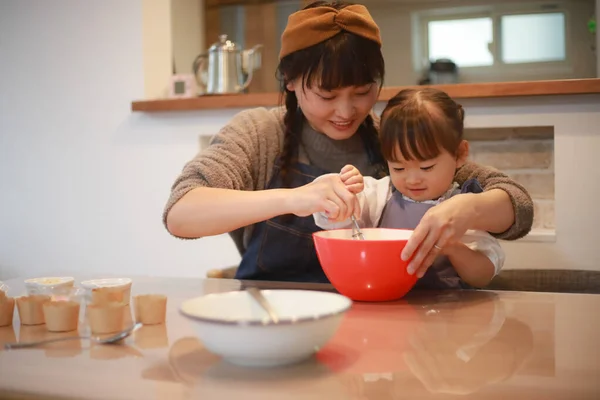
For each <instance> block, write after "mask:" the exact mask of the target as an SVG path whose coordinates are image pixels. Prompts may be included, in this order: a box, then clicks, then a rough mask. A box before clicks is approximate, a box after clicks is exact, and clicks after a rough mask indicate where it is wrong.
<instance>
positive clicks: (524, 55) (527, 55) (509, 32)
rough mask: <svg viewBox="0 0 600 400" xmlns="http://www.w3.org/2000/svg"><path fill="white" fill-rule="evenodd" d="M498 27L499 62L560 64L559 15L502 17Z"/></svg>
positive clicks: (562, 37)
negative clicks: (499, 34) (500, 56)
mask: <svg viewBox="0 0 600 400" xmlns="http://www.w3.org/2000/svg"><path fill="white" fill-rule="evenodd" d="M500 24H501V29H502V34H501V43H502V61H503V62H505V63H511V64H514V63H525V62H544V61H562V60H564V59H565V58H566V43H565V15H564V14H563V13H547V14H522V15H504V16H502V17H501V19H500Z"/></svg>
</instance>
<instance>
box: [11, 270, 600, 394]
mask: <svg viewBox="0 0 600 400" xmlns="http://www.w3.org/2000/svg"><path fill="white" fill-rule="evenodd" d="M85 278H89V277H77V282H79V281H81V280H82V279H85ZM21 281H22V280H12V281H7V282H6V283H7V284H8V285H10V287H11V291H10V292H9V295H12V296H15V295H21V294H22V293H23V292H24V286H23V285H22V283H21ZM244 284H245V283H244V282H239V281H234V280H203V279H159V278H141V277H137V278H135V277H134V284H133V290H132V291H133V293H134V294H136V293H163V294H166V295H168V310H167V322H166V324H165V325H159V326H146V327H143V328H142V329H141V330H140V331H138V332H136V334H135V336H133V337H131V338H129V339H128V340H127V341H126V342H125V343H124V344H122V345H113V346H106V345H104V346H100V345H92V346H90V344H89V342H87V341H75V342H63V343H56V344H53V345H47V346H46V347H43V348H35V349H20V350H12V351H1V352H0V398H7V397H9V396H18V398H28V397H30V398H78V399H186V398H202V399H236V398H239V399H261V400H266V399H313V398H318V399H428V398H456V395H460V397H461V398H463V399H511V400H514V399H528V400H533V399H578V400H581V399H599V398H600V379H599V378H600V351H599V348H600V347H599V340H600V335H599V332H600V296H598V295H590V294H582V295H579V294H552V293H527V292H485V291H480V292H430V293H413V294H411V295H410V296H408V297H407V298H406V299H404V300H402V301H398V302H394V303H377V304H368V303H355V304H354V305H353V308H352V309H351V310H350V311H349V312H348V314H346V316H345V318H344V321H343V324H342V326H341V328H340V330H339V331H338V333H337V335H336V336H335V337H334V339H333V340H332V341H331V342H330V343H329V344H328V345H327V346H326V347H325V348H323V349H322V350H321V351H320V352H319V353H318V354H317V355H316V356H315V357H314V358H312V359H310V360H309V361H307V362H304V363H302V364H298V365H295V366H291V367H287V368H279V369H248V368H241V367H235V366H232V365H229V364H227V363H225V362H223V361H221V360H220V359H219V357H217V356H214V355H212V354H210V353H208V352H207V351H206V350H205V349H204V348H203V347H202V344H201V343H200V342H199V341H198V340H197V339H196V338H195V337H194V333H193V329H192V325H191V322H190V321H189V320H187V319H186V318H184V317H183V316H181V315H180V314H179V313H178V307H179V304H180V303H181V301H182V300H184V299H187V298H190V297H195V296H198V295H201V294H203V293H211V292H222V291H229V290H239V289H240V288H242V287H243V285H244ZM250 284H252V285H259V286H261V287H290V285H289V284H276V283H271V284H263V283H256V282H253V283H250ZM301 287H303V288H308V289H317V290H331V288H330V287H329V286H326V285H301ZM85 329H86V327H85V326H82V327H81V330H82V331H84V330H85ZM43 337H52V335H51V334H48V333H47V332H46V331H45V328H44V326H38V327H25V326H20V325H19V321H18V317H17V313H15V321H14V324H13V326H12V327H7V328H0V342H9V341H15V340H23V341H26V340H32V339H41V338H43ZM240 340H244V338H243V337H240ZM248 345H249V346H251V345H252V343H248Z"/></svg>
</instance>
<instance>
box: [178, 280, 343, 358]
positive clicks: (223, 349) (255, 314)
mask: <svg viewBox="0 0 600 400" xmlns="http://www.w3.org/2000/svg"><path fill="white" fill-rule="evenodd" d="M263 294H264V296H265V297H266V298H267V300H268V301H269V302H270V303H271V305H272V306H273V308H274V309H275V312H276V313H277V316H278V317H279V322H278V323H277V324H275V323H272V322H271V320H270V319H269V317H268V315H267V313H266V312H265V311H263V309H262V308H261V307H260V306H259V305H258V304H257V303H256V300H254V299H253V298H252V297H251V296H250V294H249V293H248V292H246V291H235V292H227V293H213V294H208V295H205V296H201V297H197V298H194V299H190V300H186V301H185V302H183V304H182V305H181V308H180V312H181V313H182V314H183V315H184V316H186V317H188V318H190V319H191V320H192V321H193V322H194V328H195V330H196V333H197V334H198V336H199V338H200V340H201V341H202V343H203V344H204V346H205V347H206V348H207V349H208V350H209V351H210V352H212V353H215V354H218V355H220V356H222V357H223V358H224V359H225V360H226V361H229V362H231V363H232V364H236V365H241V366H257V367H273V366H281V365H287V364H293V363H297V362H300V361H303V360H305V359H307V358H309V357H310V356H311V355H313V354H314V353H315V352H316V351H318V350H319V349H320V348H321V347H322V346H323V345H324V344H325V343H327V341H329V339H331V337H332V336H333V334H334V333H335V332H336V330H337V329H338V327H339V325H340V323H341V321H342V317H343V316H344V313H345V312H346V311H347V310H348V309H349V308H350V307H351V305H352V301H351V300H350V299H349V298H347V297H345V296H342V295H339V294H337V293H328V292H317V291H310V290H263Z"/></svg>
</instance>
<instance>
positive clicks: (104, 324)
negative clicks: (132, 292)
mask: <svg viewBox="0 0 600 400" xmlns="http://www.w3.org/2000/svg"><path fill="white" fill-rule="evenodd" d="M126 308H127V305H125V304H123V303H104V304H90V305H88V306H87V315H88V320H89V323H90V329H91V331H92V334H102V333H116V332H119V331H122V330H123V329H125V323H124V322H125V311H126Z"/></svg>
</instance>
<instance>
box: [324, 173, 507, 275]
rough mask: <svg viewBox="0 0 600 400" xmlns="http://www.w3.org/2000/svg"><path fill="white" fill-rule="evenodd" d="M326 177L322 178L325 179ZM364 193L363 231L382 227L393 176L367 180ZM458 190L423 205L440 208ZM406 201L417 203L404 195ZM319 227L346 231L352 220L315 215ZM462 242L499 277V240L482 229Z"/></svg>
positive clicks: (502, 256) (361, 202)
mask: <svg viewBox="0 0 600 400" xmlns="http://www.w3.org/2000/svg"><path fill="white" fill-rule="evenodd" d="M323 176H325V175H322V176H320V177H318V178H317V179H320V178H322V177H323ZM364 185H365V188H364V190H363V191H362V192H361V193H359V194H357V198H358V202H359V205H360V210H361V213H360V218H357V222H358V224H359V226H360V227H361V228H374V227H377V226H379V223H380V220H381V216H382V215H383V210H384V208H385V205H386V204H387V202H388V201H389V200H390V198H391V197H392V184H391V181H390V177H389V176H386V177H385V178H382V179H375V178H373V177H370V176H365V177H364ZM457 188H458V184H456V183H454V184H453V185H452V187H451V188H449V189H448V191H447V192H446V193H445V194H444V195H443V196H442V197H440V198H439V199H437V200H426V201H423V202H422V203H426V204H432V205H437V204H439V203H441V202H442V201H444V200H447V199H449V198H450V197H452V195H453V192H454V191H455V190H456V189H457ZM403 197H404V199H405V200H406V201H412V202H414V200H412V199H410V198H408V197H406V196H403ZM313 217H314V220H315V224H316V225H317V226H318V227H320V228H322V229H326V230H330V229H345V228H350V227H351V226H352V225H351V224H352V221H351V220H350V219H347V220H345V221H341V222H333V221H330V220H329V218H328V216H327V215H326V213H315V214H313ZM461 242H462V243H464V244H465V245H466V246H467V247H469V248H470V249H471V250H474V251H479V252H481V253H483V254H485V255H486V256H487V257H488V258H489V259H490V261H491V262H492V264H494V270H495V273H494V275H497V274H498V273H499V272H500V270H501V269H502V267H503V266H504V261H505V254H504V251H503V250H502V247H501V246H500V243H499V242H498V240H497V239H496V238H494V237H493V236H492V235H490V234H489V233H488V232H485V231H480V230H472V229H470V230H468V231H467V232H466V233H465V234H464V236H463V237H462V238H461Z"/></svg>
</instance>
